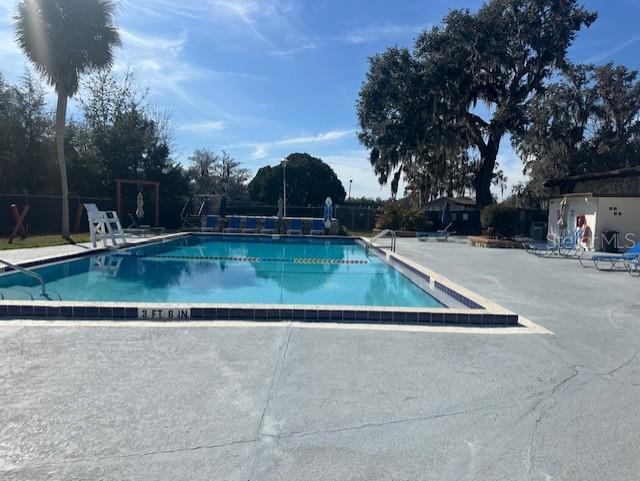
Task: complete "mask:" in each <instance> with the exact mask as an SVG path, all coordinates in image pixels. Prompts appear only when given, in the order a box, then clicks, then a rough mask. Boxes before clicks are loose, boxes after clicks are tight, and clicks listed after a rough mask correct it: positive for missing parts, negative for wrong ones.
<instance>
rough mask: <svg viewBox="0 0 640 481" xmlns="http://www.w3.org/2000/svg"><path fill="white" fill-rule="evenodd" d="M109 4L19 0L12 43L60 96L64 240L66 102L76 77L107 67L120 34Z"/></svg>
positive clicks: (107, 0)
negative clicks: (14, 35) (14, 38)
mask: <svg viewBox="0 0 640 481" xmlns="http://www.w3.org/2000/svg"><path fill="white" fill-rule="evenodd" d="M114 9H115V4H114V3H113V1H112V0H21V1H20V3H18V11H17V14H16V17H15V21H16V40H17V42H18V45H19V46H20V48H21V49H22V50H23V51H24V53H25V54H26V56H27V58H28V59H29V60H30V61H31V62H32V63H33V65H34V67H35V69H36V70H37V71H38V72H39V73H40V74H41V75H42V77H43V78H44V79H45V80H46V81H47V82H48V83H49V84H50V85H51V86H53V87H54V88H55V90H56V92H57V94H58V105H57V108H56V148H57V154H58V167H59V169H60V183H61V194H62V236H63V237H65V238H67V239H68V238H69V237H70V232H69V199H68V197H69V187H68V183H67V165H66V162H65V158H64V130H65V119H66V115H67V101H68V99H69V98H70V97H73V95H74V94H75V93H76V92H77V91H78V87H79V82H80V76H81V75H83V74H86V73H88V72H91V71H96V70H104V69H109V68H111V66H112V65H113V52H114V49H115V47H117V46H118V45H120V35H119V34H118V30H117V29H116V27H115V26H114V24H113V14H114Z"/></svg>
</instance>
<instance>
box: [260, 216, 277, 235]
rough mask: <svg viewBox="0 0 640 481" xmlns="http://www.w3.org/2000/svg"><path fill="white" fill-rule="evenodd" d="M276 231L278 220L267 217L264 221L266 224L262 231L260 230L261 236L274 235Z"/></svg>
mask: <svg viewBox="0 0 640 481" xmlns="http://www.w3.org/2000/svg"><path fill="white" fill-rule="evenodd" d="M275 231H276V219H274V218H273V217H267V218H266V219H265V220H264V224H263V226H262V229H260V233H261V234H273V233H275Z"/></svg>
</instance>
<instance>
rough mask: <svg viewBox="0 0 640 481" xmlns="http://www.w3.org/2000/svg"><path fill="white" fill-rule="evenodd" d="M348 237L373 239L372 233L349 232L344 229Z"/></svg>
mask: <svg viewBox="0 0 640 481" xmlns="http://www.w3.org/2000/svg"><path fill="white" fill-rule="evenodd" d="M345 231H346V232H347V234H348V235H350V236H353V237H373V232H367V231H357V230H349V229H345Z"/></svg>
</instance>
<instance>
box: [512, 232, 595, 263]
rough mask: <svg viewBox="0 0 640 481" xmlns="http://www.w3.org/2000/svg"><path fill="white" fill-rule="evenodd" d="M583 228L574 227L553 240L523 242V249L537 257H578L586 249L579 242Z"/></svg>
mask: <svg viewBox="0 0 640 481" xmlns="http://www.w3.org/2000/svg"><path fill="white" fill-rule="evenodd" d="M582 233H583V229H582V228H578V229H576V230H575V231H574V232H573V233H572V234H571V235H568V236H565V237H562V238H561V239H559V240H558V241H553V242H547V243H545V242H528V243H523V247H524V249H525V251H526V252H527V253H529V254H533V255H536V256H538V257H574V258H575V257H577V258H578V259H580V258H581V257H582V256H583V255H584V253H585V252H586V249H585V248H584V247H583V246H582V245H581V244H580V239H581V238H582Z"/></svg>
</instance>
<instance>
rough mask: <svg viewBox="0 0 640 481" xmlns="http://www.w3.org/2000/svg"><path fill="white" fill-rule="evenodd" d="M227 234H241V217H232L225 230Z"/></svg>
mask: <svg viewBox="0 0 640 481" xmlns="http://www.w3.org/2000/svg"><path fill="white" fill-rule="evenodd" d="M224 231H225V232H240V217H232V218H231V219H229V225H228V226H227V227H226V228H225V229H224Z"/></svg>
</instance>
